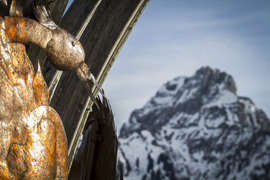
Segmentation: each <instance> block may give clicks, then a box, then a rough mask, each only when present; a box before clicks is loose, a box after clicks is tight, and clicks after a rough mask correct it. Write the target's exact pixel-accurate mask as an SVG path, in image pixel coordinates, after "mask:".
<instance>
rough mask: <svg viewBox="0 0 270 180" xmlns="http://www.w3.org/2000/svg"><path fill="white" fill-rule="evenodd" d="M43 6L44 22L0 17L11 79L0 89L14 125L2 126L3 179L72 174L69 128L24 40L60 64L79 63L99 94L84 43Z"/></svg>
mask: <svg viewBox="0 0 270 180" xmlns="http://www.w3.org/2000/svg"><path fill="white" fill-rule="evenodd" d="M16 2H17V0H14V1H12V4H11V6H12V7H13V6H16ZM22 3H23V4H24V3H25V1H24V2H22ZM23 4H19V5H18V6H19V8H14V9H12V7H11V10H10V14H13V15H16V16H21V15H22V9H21V8H20V7H21V6H22V5H23ZM39 8H40V9H38V7H36V8H35V9H34V10H35V11H39V12H37V15H42V16H39V18H38V19H39V20H40V22H43V23H44V22H46V24H40V23H38V22H36V21H35V20H32V19H27V18H23V17H8V16H6V17H5V19H3V18H1V17H0V21H1V41H2V43H1V44H0V47H1V62H3V66H1V67H3V72H2V74H0V75H1V76H4V78H2V79H3V80H6V82H3V83H2V84H1V89H0V93H1V95H3V97H2V99H1V98H0V101H1V102H3V103H2V104H0V105H1V106H0V108H2V109H3V110H4V111H2V117H0V119H1V120H2V121H1V125H3V127H4V126H8V127H9V128H7V129H0V131H1V130H2V132H1V133H2V134H3V135H4V138H3V139H2V140H1V144H0V149H1V151H2V154H3V155H2V158H1V159H0V178H1V179H56V178H57V179H58V178H60V179H67V174H68V166H67V139H66V135H65V131H64V128H63V125H62V122H61V119H60V117H59V116H58V114H57V113H56V111H55V110H54V109H53V108H51V107H49V106H48V104H49V92H48V88H47V86H46V83H45V81H44V79H43V76H42V74H41V69H40V66H39V68H38V71H37V72H36V74H35V73H34V68H33V65H32V64H31V62H30V60H29V58H28V56H27V54H26V51H25V46H24V44H25V43H32V44H36V45H38V46H40V47H41V48H43V49H45V51H46V53H47V55H48V57H49V58H50V61H51V62H52V64H53V65H54V66H55V67H56V68H57V69H60V70H71V69H73V68H75V69H76V71H77V72H78V73H77V75H78V76H79V77H80V79H81V80H82V81H83V84H84V85H85V87H86V88H87V87H88V88H87V90H88V91H87V92H88V93H89V94H90V95H92V96H91V98H93V99H95V98H94V96H93V94H92V91H91V89H90V88H89V87H90V81H89V80H91V78H92V80H93V75H92V74H91V72H90V70H89V68H88V67H87V65H86V64H85V63H84V62H83V61H84V56H85V55H84V49H83V47H82V45H81V43H80V42H79V41H78V40H76V38H75V37H74V36H72V35H71V34H69V33H67V32H66V31H65V30H63V29H61V28H59V27H58V26H57V25H56V24H55V23H50V22H52V20H51V19H50V17H49V13H47V10H46V8H45V6H42V7H39ZM39 13H41V14H39ZM44 20H45V21H44ZM47 22H49V26H48V24H47ZM51 25H52V26H51ZM14 67H15V68H14ZM29 74H30V75H32V76H29ZM34 74H35V75H34ZM10 78H11V79H10ZM13 81H14V82H13ZM17 81H18V82H17ZM94 82H95V81H94ZM27 85H28V86H27ZM6 110H8V113H7V112H6ZM10 120H12V124H10ZM2 122H3V123H2ZM10 128H11V129H10ZM5 131H6V132H5Z"/></svg>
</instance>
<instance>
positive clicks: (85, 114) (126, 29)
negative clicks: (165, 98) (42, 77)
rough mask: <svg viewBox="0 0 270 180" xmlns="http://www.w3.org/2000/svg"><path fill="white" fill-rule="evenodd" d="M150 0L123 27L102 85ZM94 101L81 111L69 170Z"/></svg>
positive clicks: (143, 0) (104, 70) (103, 72)
mask: <svg viewBox="0 0 270 180" xmlns="http://www.w3.org/2000/svg"><path fill="white" fill-rule="evenodd" d="M148 2H149V0H141V2H140V3H139V4H138V6H137V7H136V9H135V11H134V12H133V14H132V16H131V17H130V19H129V21H128V22H127V23H126V25H125V27H124V28H123V30H122V32H121V33H120V35H119V37H118V39H117V41H116V42H115V45H114V46H113V48H112V50H111V51H110V53H109V56H108V57H107V59H106V61H105V63H104V66H103V67H102V70H101V71H100V73H99V75H98V77H97V81H98V82H99V84H100V86H102V84H103V83H104V81H105V79H106V77H107V75H108V73H109V71H110V69H111V67H112V65H113V63H114V61H115V59H116V57H117V56H118V54H119V52H120V50H121V49H122V47H123V45H124V43H125V42H126V40H127V38H128V36H129V34H130V33H131V31H132V29H133V27H134V26H135V24H136V22H137V21H138V19H139V17H140V16H141V14H142V12H143V11H144V9H145V8H146V6H147V4H148ZM92 91H93V92H94V95H95V96H97V93H98V90H97V89H92ZM92 105H93V101H91V99H90V98H89V97H88V98H87V101H86V103H85V105H84V108H83V111H82V113H81V116H80V119H79V122H78V126H77V127H76V130H75V132H74V135H73V138H72V140H71V142H70V145H69V149H68V164H69V165H68V166H69V170H70V168H71V166H72V163H73V159H74V156H75V152H76V149H77V146H78V143H79V139H80V136H81V134H82V132H83V129H84V126H85V123H86V120H87V118H88V115H89V112H90V111H89V107H92Z"/></svg>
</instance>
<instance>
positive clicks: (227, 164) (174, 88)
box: [118, 67, 270, 180]
mask: <svg viewBox="0 0 270 180" xmlns="http://www.w3.org/2000/svg"><path fill="white" fill-rule="evenodd" d="M269 132H270V121H269V119H268V118H267V116H266V115H265V113H264V112H263V111H262V110H260V109H257V108H256V107H255V105H254V103H253V102H252V101H251V100H250V99H249V98H244V97H239V96H237V94H236V85H235V82H234V80H233V78H232V77H231V76H230V75H228V74H226V73H224V72H220V71H219V70H212V69H211V68H209V67H203V68H201V69H199V70H198V71H197V72H196V73H195V75H194V76H192V77H178V78H175V79H173V80H171V81H169V82H167V83H165V84H164V85H163V86H162V87H161V88H160V89H159V90H158V92H157V93H156V95H155V96H154V97H152V98H151V99H150V100H149V101H148V102H147V103H146V105H145V106H144V107H143V108H141V109H137V110H135V111H133V112H132V114H131V116H130V119H129V122H128V123H126V124H124V125H123V127H122V128H121V130H120V138H119V142H120V144H121V145H120V148H119V155H118V156H119V166H122V167H123V170H124V175H125V177H124V179H132V180H137V179H142V180H148V179H155V180H159V179H160V180H161V179H162V180H174V179H196V180H197V179H232V180H233V179H245V180H248V179H254V180H255V179H261V180H262V179H270V133H269Z"/></svg>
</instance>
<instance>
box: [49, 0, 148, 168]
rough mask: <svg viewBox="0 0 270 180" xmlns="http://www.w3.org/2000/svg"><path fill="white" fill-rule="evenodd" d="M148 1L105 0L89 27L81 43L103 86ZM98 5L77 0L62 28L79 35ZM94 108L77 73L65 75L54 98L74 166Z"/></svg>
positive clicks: (53, 103) (89, 63)
mask: <svg viewBox="0 0 270 180" xmlns="http://www.w3.org/2000/svg"><path fill="white" fill-rule="evenodd" d="M148 1H149V0H102V1H101V3H100V5H99V6H98V8H97V10H96V12H95V13H94V15H93V17H92V19H91V21H90V22H89V24H88V25H87V27H86V29H85V31H84V33H83V34H82V36H81V38H80V41H81V43H82V44H83V46H84V48H85V53H86V63H87V64H88V66H89V67H90V69H91V71H92V72H93V74H94V76H95V77H96V78H97V80H98V81H99V83H100V85H102V83H103V82H104V80H105V78H106V75H107V73H108V72H109V70H110V67H111V66H112V64H113V62H114V60H115V58H116V56H117V54H118V53H119V51H120V49H121V47H122V46H123V44H124V42H125V40H126V39H127V37H128V35H129V33H130V31H131V30H132V28H133V26H134V24H135V23H136V21H137V19H138V17H139V16H140V14H141V13H142V11H143V9H144V7H145V6H146V4H147V3H148ZM95 2H96V1H89V0H75V1H74V3H73V4H72V5H71V7H70V9H69V10H68V11H67V13H66V14H65V16H64V18H63V20H62V22H61V24H63V26H67V27H66V29H67V30H69V31H70V32H71V33H72V34H74V35H76V34H77V32H78V30H79V28H80V27H81V24H83V22H84V21H82V19H84V18H86V17H87V16H88V14H89V13H90V12H91V10H92V9H91V8H93V6H94V4H95ZM85 7H87V8H85ZM71 21H72V26H71V25H70V23H71ZM64 28H65V27H64ZM48 74H50V73H48ZM45 75H46V74H45ZM49 78H50V77H48V76H47V75H46V79H47V82H48V81H50V80H48V79H49ZM105 91H106V90H105ZM91 104H92V102H91V101H90V100H89V98H88V96H87V94H86V91H85V90H84V88H83V85H82V84H81V82H80V81H79V79H78V78H77V77H76V75H75V73H74V72H73V71H72V72H65V73H63V75H62V77H61V79H60V81H59V84H58V86H57V88H56V91H55V94H54V96H53V98H52V101H51V106H52V107H53V108H55V109H56V111H57V112H58V113H59V115H60V117H61V118H62V120H63V123H64V126H65V130H66V134H67V139H68V143H69V146H70V147H69V162H70V164H71V162H72V158H73V155H74V152H75V149H76V146H77V143H78V139H79V136H80V134H81V133H82V129H83V127H84V125H85V121H86V118H87V116H88V113H89V111H88V110H87V108H88V107H90V106H91ZM78 124H79V125H78Z"/></svg>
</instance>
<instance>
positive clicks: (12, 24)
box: [5, 16, 27, 43]
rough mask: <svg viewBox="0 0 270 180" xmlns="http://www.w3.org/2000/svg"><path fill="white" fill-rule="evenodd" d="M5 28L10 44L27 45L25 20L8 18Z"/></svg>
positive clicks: (6, 18)
mask: <svg viewBox="0 0 270 180" xmlns="http://www.w3.org/2000/svg"><path fill="white" fill-rule="evenodd" d="M5 26H6V34H7V37H8V41H9V42H21V43H25V42H26V41H27V33H26V27H25V19H24V18H18V17H9V16H6V17H5Z"/></svg>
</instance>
